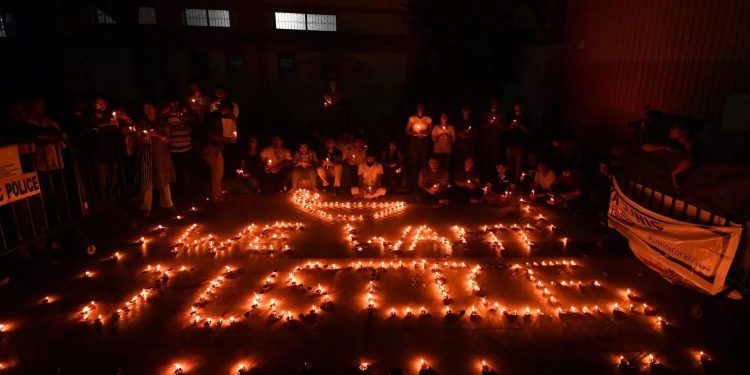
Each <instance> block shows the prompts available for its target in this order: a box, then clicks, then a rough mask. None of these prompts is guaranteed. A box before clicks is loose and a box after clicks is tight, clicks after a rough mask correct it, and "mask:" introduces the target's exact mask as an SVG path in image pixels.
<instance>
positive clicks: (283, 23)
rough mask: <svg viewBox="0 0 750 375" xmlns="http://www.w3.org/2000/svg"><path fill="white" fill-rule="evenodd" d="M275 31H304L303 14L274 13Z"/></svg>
mask: <svg viewBox="0 0 750 375" xmlns="http://www.w3.org/2000/svg"><path fill="white" fill-rule="evenodd" d="M275 17H276V29H278V30H306V28H305V14H304V13H284V12H276V16H275Z"/></svg>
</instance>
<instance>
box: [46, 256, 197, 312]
mask: <svg viewBox="0 0 750 375" xmlns="http://www.w3.org/2000/svg"><path fill="white" fill-rule="evenodd" d="M194 270H195V269H194V268H191V267H189V266H186V265H183V266H180V268H179V269H178V270H174V269H173V268H171V267H162V266H161V265H160V264H159V265H156V266H155V267H154V266H151V265H148V266H146V269H145V270H144V271H143V273H144V274H148V275H149V276H154V274H156V276H157V278H156V280H155V281H154V284H155V285H154V286H152V287H148V288H142V289H140V291H138V292H137V293H136V294H134V295H133V296H132V297H131V298H130V299H128V300H126V301H125V302H123V303H122V304H121V305H120V306H118V307H117V308H116V309H115V311H114V312H113V313H112V314H111V315H110V317H111V318H112V320H115V321H117V320H120V319H122V318H125V317H132V316H134V314H135V313H136V312H137V311H138V308H139V307H141V306H142V305H144V304H146V303H148V302H149V301H151V299H152V298H153V297H155V296H156V295H157V294H158V293H159V292H160V291H162V290H164V288H165V287H166V284H167V282H168V281H169V279H170V277H171V276H172V273H173V272H188V271H194ZM50 302H51V299H50V297H49V296H46V297H44V299H43V303H50ZM102 313H103V311H102V308H101V307H100V304H99V303H97V302H96V301H90V302H88V303H86V304H85V305H83V307H82V308H81V309H80V310H79V311H78V312H77V313H76V315H75V319H77V320H78V321H80V322H83V323H94V324H104V321H105V318H104V316H103V315H102ZM94 314H96V316H93V315H94Z"/></svg>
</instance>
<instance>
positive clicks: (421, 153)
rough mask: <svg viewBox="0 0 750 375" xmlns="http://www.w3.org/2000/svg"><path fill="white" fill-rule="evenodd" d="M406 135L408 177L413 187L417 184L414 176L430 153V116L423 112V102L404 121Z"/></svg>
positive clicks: (423, 165) (422, 166)
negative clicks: (415, 111)
mask: <svg viewBox="0 0 750 375" xmlns="http://www.w3.org/2000/svg"><path fill="white" fill-rule="evenodd" d="M405 132H406V135H407V136H409V154H408V156H407V160H408V162H409V179H410V184H409V185H411V186H412V187H413V188H416V187H417V186H418V181H416V180H415V178H414V177H416V176H417V175H418V172H419V170H420V169H421V168H424V167H425V166H426V163H427V158H428V156H429V153H430V140H429V138H428V137H429V135H430V134H432V118H430V116H426V115H425V113H424V104H421V103H420V104H417V113H416V114H414V115H412V116H410V117H409V120H408V121H407V122H406V131H405Z"/></svg>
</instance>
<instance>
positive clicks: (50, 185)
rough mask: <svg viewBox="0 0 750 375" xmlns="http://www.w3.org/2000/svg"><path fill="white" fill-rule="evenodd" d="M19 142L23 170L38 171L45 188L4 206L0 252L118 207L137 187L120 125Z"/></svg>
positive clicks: (39, 240)
mask: <svg viewBox="0 0 750 375" xmlns="http://www.w3.org/2000/svg"><path fill="white" fill-rule="evenodd" d="M18 147H19V154H20V158H21V165H22V167H23V172H24V173H28V172H36V173H37V175H38V179H39V184H40V188H41V189H40V190H41V192H40V194H37V195H33V196H30V197H28V198H25V199H21V200H18V201H15V202H11V203H9V204H6V205H4V206H0V256H4V255H7V254H10V253H11V252H13V251H14V250H16V249H18V248H20V247H23V246H27V245H29V244H32V243H34V244H41V243H43V242H44V241H45V240H46V239H47V238H48V237H51V236H56V235H58V234H59V233H60V232H61V231H62V230H65V229H69V228H70V227H71V226H74V227H76V226H77V224H78V223H79V222H80V220H82V219H84V218H86V217H87V216H90V215H92V214H95V213H98V212H102V211H104V210H108V209H112V208H114V207H117V205H118V204H119V203H120V202H121V201H122V199H123V198H125V197H127V196H128V194H129V191H130V190H131V189H130V185H131V184H132V179H129V178H128V177H127V176H128V171H129V168H128V165H127V163H126V152H125V142H124V140H123V136H122V134H121V133H120V131H119V130H118V129H117V128H116V127H111V129H102V128H95V129H92V130H88V131H85V132H83V133H82V134H80V135H78V136H76V137H74V138H70V139H68V138H63V139H60V140H59V141H58V142H50V143H36V144H19V145H18ZM79 234H80V231H79ZM0 261H2V258H0Z"/></svg>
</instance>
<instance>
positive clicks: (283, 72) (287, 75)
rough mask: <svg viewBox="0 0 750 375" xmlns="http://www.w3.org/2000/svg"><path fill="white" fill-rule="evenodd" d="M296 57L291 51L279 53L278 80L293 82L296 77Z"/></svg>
mask: <svg viewBox="0 0 750 375" xmlns="http://www.w3.org/2000/svg"><path fill="white" fill-rule="evenodd" d="M296 60H297V59H296V58H295V56H294V54H293V53H282V54H279V81H281V82H294V81H296V79H297V61H296Z"/></svg>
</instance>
